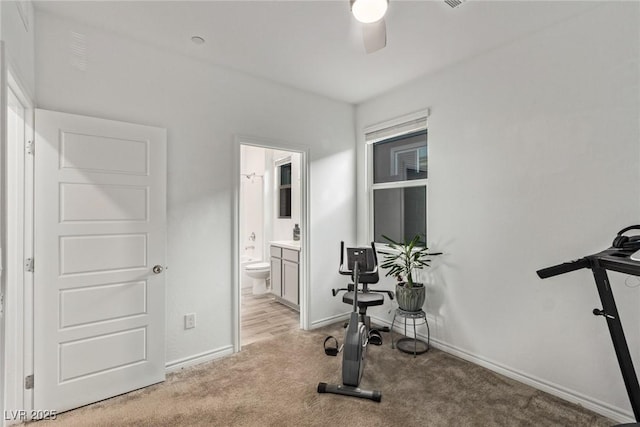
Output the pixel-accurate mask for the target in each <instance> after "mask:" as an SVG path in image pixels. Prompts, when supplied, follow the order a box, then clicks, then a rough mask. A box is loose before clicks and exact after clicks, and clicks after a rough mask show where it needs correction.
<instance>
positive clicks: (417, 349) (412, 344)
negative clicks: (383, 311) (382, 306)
mask: <svg viewBox="0 0 640 427" xmlns="http://www.w3.org/2000/svg"><path fill="white" fill-rule="evenodd" d="M396 317H401V318H402V319H404V335H405V337H404V338H400V339H399V340H397V341H395V340H394V338H393V325H394V324H395V322H396ZM408 319H411V320H413V338H409V337H407V320H408ZM416 319H417V320H419V321H422V322H424V324H425V325H427V342H424V341H422V340H420V339H418V336H417V334H416ZM421 324H422V323H418V325H421ZM390 334H391V348H396V347H397V348H398V350H400V351H402V352H403V353H409V354H413V357H416V355H418V354H422V353H426V352H427V351H429V340H430V339H431V332H430V331H429V322H428V321H427V314H426V313H425V312H424V311H423V310H420V311H404V310H402V309H400V308H398V309H396V312H395V313H394V315H393V321H392V322H391V331H390Z"/></svg>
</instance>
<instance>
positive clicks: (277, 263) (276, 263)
mask: <svg viewBox="0 0 640 427" xmlns="http://www.w3.org/2000/svg"><path fill="white" fill-rule="evenodd" d="M271 292H272V293H273V294H274V295H277V296H279V297H281V296H282V260H281V259H280V258H275V257H272V258H271Z"/></svg>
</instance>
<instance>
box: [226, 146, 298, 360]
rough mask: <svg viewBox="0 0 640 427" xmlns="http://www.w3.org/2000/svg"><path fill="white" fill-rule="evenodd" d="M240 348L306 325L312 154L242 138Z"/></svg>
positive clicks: (239, 151) (238, 207)
mask: <svg viewBox="0 0 640 427" xmlns="http://www.w3.org/2000/svg"><path fill="white" fill-rule="evenodd" d="M237 142H238V144H237V147H236V151H237V153H236V154H237V165H238V168H237V171H238V173H237V177H236V182H237V186H236V200H237V203H236V213H237V214H236V221H235V222H236V242H235V243H236V245H235V247H236V249H237V251H236V257H235V258H236V260H237V261H236V263H235V264H236V268H235V272H236V274H235V277H236V278H237V280H236V281H235V285H236V286H235V294H236V295H237V298H236V303H237V306H236V307H237V314H238V315H237V316H236V322H237V325H236V326H237V327H236V331H237V333H236V337H235V340H236V343H235V350H236V351H239V350H240V348H241V347H242V346H245V345H249V344H252V343H254V342H257V341H261V340H265V339H269V338H273V337H275V336H277V335H279V334H282V333H285V332H287V331H290V330H292V329H299V328H304V327H305V321H304V319H305V318H306V316H305V315H306V307H307V304H306V303H305V302H306V295H307V294H308V292H307V288H306V286H307V280H306V276H307V270H308V269H307V263H306V260H307V259H308V250H306V246H307V240H308V238H307V233H306V228H307V227H306V226H307V223H308V221H307V213H308V212H307V188H306V183H307V179H306V174H307V164H306V159H307V153H306V150H304V149H300V148H292V147H290V146H288V145H283V144H277V143H272V142H266V141H260V140H255V139H249V138H238V140H237Z"/></svg>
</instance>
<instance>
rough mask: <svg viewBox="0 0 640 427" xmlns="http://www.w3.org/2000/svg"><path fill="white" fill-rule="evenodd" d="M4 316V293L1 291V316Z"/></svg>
mask: <svg viewBox="0 0 640 427" xmlns="http://www.w3.org/2000/svg"><path fill="white" fill-rule="evenodd" d="M2 316H4V294H3V293H1V292H0V317H2Z"/></svg>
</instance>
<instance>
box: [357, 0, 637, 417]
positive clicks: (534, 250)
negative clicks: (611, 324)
mask: <svg viewBox="0 0 640 427" xmlns="http://www.w3.org/2000/svg"><path fill="white" fill-rule="evenodd" d="M639 9H640V4H638V3H637V2H607V3H605V2H603V3H602V5H600V6H599V7H596V8H595V9H593V10H591V11H589V12H587V13H584V14H582V15H581V16H577V17H574V18H573V19H570V20H567V21H564V22H562V23H559V24H557V25H554V26H551V27H548V28H546V29H544V30H543V31H540V32H537V33H535V34H531V35H529V36H528V37H526V38H523V39H521V40H515V41H513V42H512V43H510V44H508V45H506V46H503V47H501V48H499V49H495V50H493V51H491V52H488V53H486V54H484V55H481V56H478V57H476V58H473V59H471V60H468V61H465V62H463V63H459V64H457V65H455V66H452V67H449V68H447V69H445V70H442V71H441V72H438V73H436V74H432V75H428V76H425V77H423V78H420V79H418V80H416V81H414V82H412V83H410V84H406V85H404V86H402V87H400V88H398V89H396V90H393V91H391V92H390V93H387V94H385V95H383V96H380V97H378V98H376V99H373V100H370V101H368V102H365V103H363V104H361V105H359V106H358V108H357V112H356V120H357V128H358V153H359V154H358V159H359V161H360V162H359V164H358V166H359V171H358V199H359V201H358V219H359V221H358V240H359V241H360V242H361V243H364V242H367V241H368V239H369V236H368V235H367V219H368V218H367V199H366V191H365V190H366V182H365V177H364V163H363V161H364V147H365V144H364V137H363V129H364V128H365V127H366V126H369V125H372V124H375V123H379V122H383V121H385V120H388V119H390V118H393V117H398V116H401V115H403V114H408V113H411V112H414V111H417V110H420V109H423V108H427V107H428V108H430V109H431V116H430V118H429V184H428V189H429V190H428V191H429V193H428V206H429V212H428V213H429V217H428V228H429V229H428V236H429V243H430V245H431V246H432V248H433V249H437V250H442V251H444V252H446V255H444V256H443V257H441V259H439V260H438V262H437V263H436V264H435V268H434V269H433V270H432V271H431V273H430V274H429V275H427V276H428V277H427V278H428V279H429V280H430V281H431V285H430V286H429V288H428V297H427V303H426V307H425V309H426V311H427V312H428V313H429V316H430V319H431V324H432V329H431V332H432V337H434V338H435V339H436V340H437V342H438V343H440V345H441V347H443V348H446V349H448V350H449V351H452V352H454V353H456V354H459V355H461V356H463V357H467V358H469V359H472V360H474V361H475V362H477V363H481V364H484V365H485V366H489V367H491V368H492V369H495V370H498V371H502V372H504V373H507V374H509V375H511V376H513V377H515V378H517V379H520V380H522V381H525V382H528V383H530V384H534V385H536V386H537V387H540V388H543V389H546V390H549V391H552V392H554V393H555V394H558V395H561V396H563V397H566V398H569V399H572V400H576V401H580V402H581V403H582V404H585V405H587V406H589V407H592V408H596V409H597V410H599V411H600V412H603V413H605V414H606V415H609V416H615V417H617V418H619V419H624V417H625V416H630V415H631V412H630V405H629V403H628V399H627V395H626V392H625V388H624V385H623V382H622V378H621V375H620V372H619V369H618V365H617V362H616V357H615V354H614V352H613V347H612V346H611V340H610V338H609V335H608V330H607V326H606V322H605V321H604V320H603V319H602V318H600V317H597V318H596V317H594V316H593V315H592V314H591V310H592V309H593V308H594V307H600V303H599V299H598V295H597V292H596V288H595V285H594V283H593V280H592V276H591V273H590V272H589V271H587V270H583V271H579V272H575V273H573V274H571V275H565V276H561V277H557V278H553V279H549V280H545V281H542V280H540V279H538V278H537V276H536V274H535V271H536V270H537V269H539V268H542V267H545V266H549V265H551V264H555V263H559V262H562V261H568V260H571V259H575V258H577V257H580V256H584V255H587V254H590V253H595V252H598V251H600V250H602V249H605V248H606V247H608V246H609V245H610V244H611V241H612V239H613V237H614V235H615V233H616V232H617V231H618V230H619V229H621V228H623V227H625V226H627V225H629V224H634V223H638V219H639V218H640V191H639V190H638V189H639V188H640V162H639V160H640V125H639V124H640V105H639V103H640V102H639V101H640V96H639V95H640V93H639V82H640V72H639V69H638V64H639V60H640V57H639V52H640V30H639V28H640V19H639V18H640V16H639ZM387 283H389V284H388V286H391V284H390V282H387ZM612 283H613V287H614V292H615V293H616V296H617V300H618V305H619V309H620V312H621V316H622V317H623V321H624V325H625V327H626V328H627V338H628V340H629V341H630V345H631V347H632V352H633V355H634V357H635V361H636V366H640V333H639V330H640V327H639V325H640V311H639V310H638V307H639V306H640V292H638V288H637V287H636V288H629V287H627V286H625V278H624V277H622V276H621V275H617V274H615V275H612ZM631 284H636V285H637V281H635V280H634V279H632V280H631ZM388 310H389V307H388V306H387V307H383V308H380V309H378V310H373V312H374V314H375V315H377V316H378V317H380V318H383V319H390V318H389V316H390V315H389V314H388Z"/></svg>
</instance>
